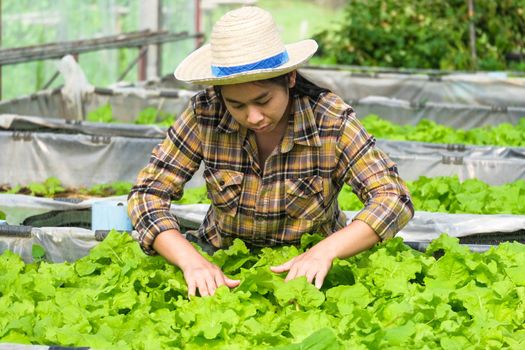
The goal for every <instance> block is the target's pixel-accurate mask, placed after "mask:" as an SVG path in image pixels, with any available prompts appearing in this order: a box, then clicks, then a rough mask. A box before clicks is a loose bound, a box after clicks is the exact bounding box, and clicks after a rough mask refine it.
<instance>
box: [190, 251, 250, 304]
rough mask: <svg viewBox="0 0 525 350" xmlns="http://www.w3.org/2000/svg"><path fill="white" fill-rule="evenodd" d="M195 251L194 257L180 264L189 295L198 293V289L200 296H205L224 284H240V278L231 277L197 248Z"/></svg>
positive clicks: (231, 286) (230, 286) (232, 285)
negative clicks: (233, 278)
mask: <svg viewBox="0 0 525 350" xmlns="http://www.w3.org/2000/svg"><path fill="white" fill-rule="evenodd" d="M192 248H193V247H192ZM193 250H195V249H194V248H193ZM195 252H196V253H197V254H196V255H195V256H194V257H192V258H191V259H189V260H187V261H185V262H184V266H180V267H181V269H182V271H183V272H184V279H185V280H186V283H187V284H188V297H191V296H194V295H196V291H197V290H198V291H199V294H200V296H203V297H204V296H208V295H213V294H214V293H215V290H216V289H217V288H219V287H220V286H222V285H226V286H228V287H229V288H235V287H237V286H238V285H239V283H240V281H239V280H232V279H229V278H228V277H226V275H224V273H223V272H222V270H221V269H220V268H219V267H218V266H217V265H215V264H212V263H211V262H209V261H208V260H206V259H205V258H204V257H203V256H202V255H200V254H199V252H197V251H196V250H195Z"/></svg>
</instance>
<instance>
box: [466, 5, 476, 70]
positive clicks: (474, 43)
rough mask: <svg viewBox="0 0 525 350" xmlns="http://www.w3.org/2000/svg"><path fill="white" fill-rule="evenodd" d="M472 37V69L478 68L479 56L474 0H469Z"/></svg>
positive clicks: (470, 36) (470, 32)
mask: <svg viewBox="0 0 525 350" xmlns="http://www.w3.org/2000/svg"><path fill="white" fill-rule="evenodd" d="M467 3H468V19H469V38H470V58H471V60H472V65H471V67H472V69H474V70H478V56H477V53H476V24H475V22H474V0H467Z"/></svg>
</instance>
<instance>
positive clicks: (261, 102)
mask: <svg viewBox="0 0 525 350" xmlns="http://www.w3.org/2000/svg"><path fill="white" fill-rule="evenodd" d="M268 102H270V99H267V100H264V101H257V102H255V104H256V105H258V106H264V105H265V104H267V103H268Z"/></svg>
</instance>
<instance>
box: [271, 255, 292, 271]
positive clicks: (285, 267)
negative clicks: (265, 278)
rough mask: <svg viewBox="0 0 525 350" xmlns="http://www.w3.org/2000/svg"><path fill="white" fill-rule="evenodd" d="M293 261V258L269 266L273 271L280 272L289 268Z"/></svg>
mask: <svg viewBox="0 0 525 350" xmlns="http://www.w3.org/2000/svg"><path fill="white" fill-rule="evenodd" d="M294 261H295V258H293V259H291V260H288V261H287V262H285V263H284V264H281V265H278V266H270V270H272V272H275V273H282V272H286V271H288V270H290V267H291V266H292V264H293V262H294Z"/></svg>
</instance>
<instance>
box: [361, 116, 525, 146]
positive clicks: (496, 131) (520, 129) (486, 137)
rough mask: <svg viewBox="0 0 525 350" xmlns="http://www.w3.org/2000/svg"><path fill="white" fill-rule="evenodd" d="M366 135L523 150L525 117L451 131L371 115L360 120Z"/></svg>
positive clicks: (428, 123) (431, 123) (431, 124)
mask: <svg viewBox="0 0 525 350" xmlns="http://www.w3.org/2000/svg"><path fill="white" fill-rule="evenodd" d="M361 122H362V123H363V125H364V127H365V128H366V129H367V131H368V132H369V133H371V134H372V135H374V136H375V137H376V138H379V139H387V140H400V141H418V142H431V143H445V144H466V145H494V146H512V147H525V118H521V119H520V121H519V123H518V124H516V125H512V124H510V123H502V124H499V125H496V126H485V127H481V128H474V129H469V130H461V129H458V130H456V129H454V128H451V127H448V126H445V125H440V124H437V123H436V122H434V121H432V120H428V119H423V120H421V121H420V122H419V123H418V124H417V125H399V124H394V123H392V122H390V121H388V120H385V119H381V118H380V117H379V116H377V115H374V114H371V115H368V116H366V117H365V118H363V119H362V120H361Z"/></svg>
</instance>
